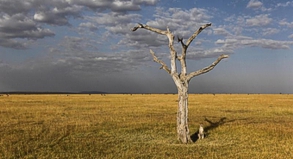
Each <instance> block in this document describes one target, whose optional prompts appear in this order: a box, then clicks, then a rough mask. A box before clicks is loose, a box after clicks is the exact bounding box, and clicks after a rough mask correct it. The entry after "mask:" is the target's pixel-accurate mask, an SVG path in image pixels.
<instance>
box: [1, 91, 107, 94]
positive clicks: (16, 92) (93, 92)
mask: <svg viewBox="0 0 293 159" xmlns="http://www.w3.org/2000/svg"><path fill="white" fill-rule="evenodd" d="M0 94H108V93H107V92H99V91H90V92H86V91H84V92H26V91H15V92H0Z"/></svg>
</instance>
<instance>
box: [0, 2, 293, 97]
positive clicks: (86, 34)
mask: <svg viewBox="0 0 293 159" xmlns="http://www.w3.org/2000/svg"><path fill="white" fill-rule="evenodd" d="M292 9H293V1H288V0H278V1H276V0H266V1H264V0H229V1H227V0H217V1H215V0H193V1H189V0H181V1H180V0H168V1H167V0H166V1H164V0H48V1H47V0H0V91H75V92H79V91H105V92H112V93H113V92H126V93H176V87H175V85H174V82H173V81H172V78H171V77H170V76H169V75H168V74H167V73H166V72H165V71H163V70H160V69H159V67H160V65H159V64H157V63H155V62H153V60H152V57H151V54H150V53H149V50H150V49H153V50H154V51H155V52H156V54H157V56H158V57H160V59H162V60H163V61H165V62H166V63H167V64H169V63H170V62H169V61H170V60H169V49H168V46H167V45H168V40H167V38H166V37H165V36H162V35H157V34H154V33H151V32H148V31H146V30H142V29H140V30H138V31H136V32H132V31H131V29H132V28H133V27H134V26H135V25H136V24H137V23H143V24H147V25H149V26H152V27H156V28H160V29H166V27H167V26H168V27H169V28H170V30H171V31H172V32H173V33H174V35H175V36H176V37H183V39H184V40H186V39H188V38H189V37H190V36H191V35H192V33H193V32H194V31H196V30H197V29H198V28H199V27H200V26H201V25H203V24H206V23H212V26H211V27H209V28H207V29H205V30H204V31H203V32H202V33H201V34H200V35H199V36H198V37H197V38H196V39H195V40H194V41H193V43H192V45H190V47H189V50H188V53H187V55H188V59H189V60H188V61H187V67H188V68H187V70H188V71H189V72H192V71H196V70H198V69H201V68H203V67H205V66H208V65H210V64H211V63H212V62H213V61H214V60H215V59H217V57H218V56H219V55H221V54H228V55H229V56H230V57H229V58H228V59H225V60H223V61H222V62H220V63H219V64H218V65H217V66H216V67H215V68H214V70H212V71H211V72H209V73H207V74H204V75H201V76H197V77H195V78H193V79H192V80H191V82H190V87H189V92H191V93H293V84H292V81H293V65H292V61H293V52H292V47H293V30H292V29H293V17H292ZM175 46H176V50H177V51H178V52H180V49H181V48H180V45H179V44H178V43H177V42H176V43H175Z"/></svg>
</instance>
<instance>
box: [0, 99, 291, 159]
mask: <svg viewBox="0 0 293 159" xmlns="http://www.w3.org/2000/svg"><path fill="white" fill-rule="evenodd" d="M176 113H177V95H171V94H168V95H163V94H161V95H158V94H152V95H105V96H102V95H69V96H66V95H10V96H9V97H7V96H0V158H245V159H247V158H293V95H285V94H284V95H280V94H278V95H247V94H245V95H244V94H243V95H236V94H232V95H230V94H227V95H221V94H219V95H218V94H216V95H208V94H206V95H204V94H203V95H201V94H191V95H189V126H190V130H191V133H192V134H194V133H196V132H197V130H198V127H199V124H200V123H202V124H203V125H204V127H205V130H206V135H207V137H206V138H205V139H204V140H197V139H196V135H193V136H192V138H193V139H194V141H195V143H193V144H187V145H184V144H180V143H179V142H178V141H177V136H176Z"/></svg>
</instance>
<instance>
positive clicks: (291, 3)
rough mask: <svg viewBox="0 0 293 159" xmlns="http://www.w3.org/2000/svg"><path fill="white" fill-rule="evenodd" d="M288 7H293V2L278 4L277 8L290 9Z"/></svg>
mask: <svg viewBox="0 0 293 159" xmlns="http://www.w3.org/2000/svg"><path fill="white" fill-rule="evenodd" d="M288 6H293V2H292V1H291V2H290V1H287V2H286V3H278V4H277V5H276V7H288Z"/></svg>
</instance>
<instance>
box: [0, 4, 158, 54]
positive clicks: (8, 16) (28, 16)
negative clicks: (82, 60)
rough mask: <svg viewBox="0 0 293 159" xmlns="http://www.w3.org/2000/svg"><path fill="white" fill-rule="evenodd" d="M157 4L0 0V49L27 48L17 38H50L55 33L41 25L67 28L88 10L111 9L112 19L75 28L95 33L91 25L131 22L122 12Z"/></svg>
mask: <svg viewBox="0 0 293 159" xmlns="http://www.w3.org/2000/svg"><path fill="white" fill-rule="evenodd" d="M157 2H158V0H133V1H125V0H99V1H96V0H51V1H40V0H27V1H22V0H9V1H6V0H4V1H0V46H2V47H10V48H15V49H23V48H27V47H28V45H24V44H22V43H21V42H20V40H19V39H34V40H37V39H42V38H45V37H50V36H54V35H55V33H54V32H53V31H52V30H51V29H46V28H45V26H44V24H47V25H52V26H64V25H67V26H70V25H71V23H70V19H71V18H79V19H83V18H84V15H83V13H84V12H85V11H88V9H91V10H93V11H97V10H99V11H107V10H111V11H113V12H112V14H115V16H114V15H111V16H109V17H107V15H106V14H105V15H102V18H100V19H97V20H96V23H90V22H84V23H81V24H80V25H79V29H84V28H88V29H89V30H90V31H96V30H97V29H98V27H97V26H94V25H95V24H102V25H103V24H105V25H107V23H108V24H109V23H120V24H121V23H122V22H123V23H127V21H128V22H130V21H132V20H135V17H137V15H134V14H125V13H127V12H129V11H138V10H141V6H142V5H145V6H151V5H156V3H157ZM97 14H99V13H97ZM100 14H104V13H100ZM99 16H100V15H99ZM103 18H106V19H103ZM131 19H132V20H131ZM104 20H105V21H104ZM103 21H104V22H103ZM112 30H113V29H112Z"/></svg>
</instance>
